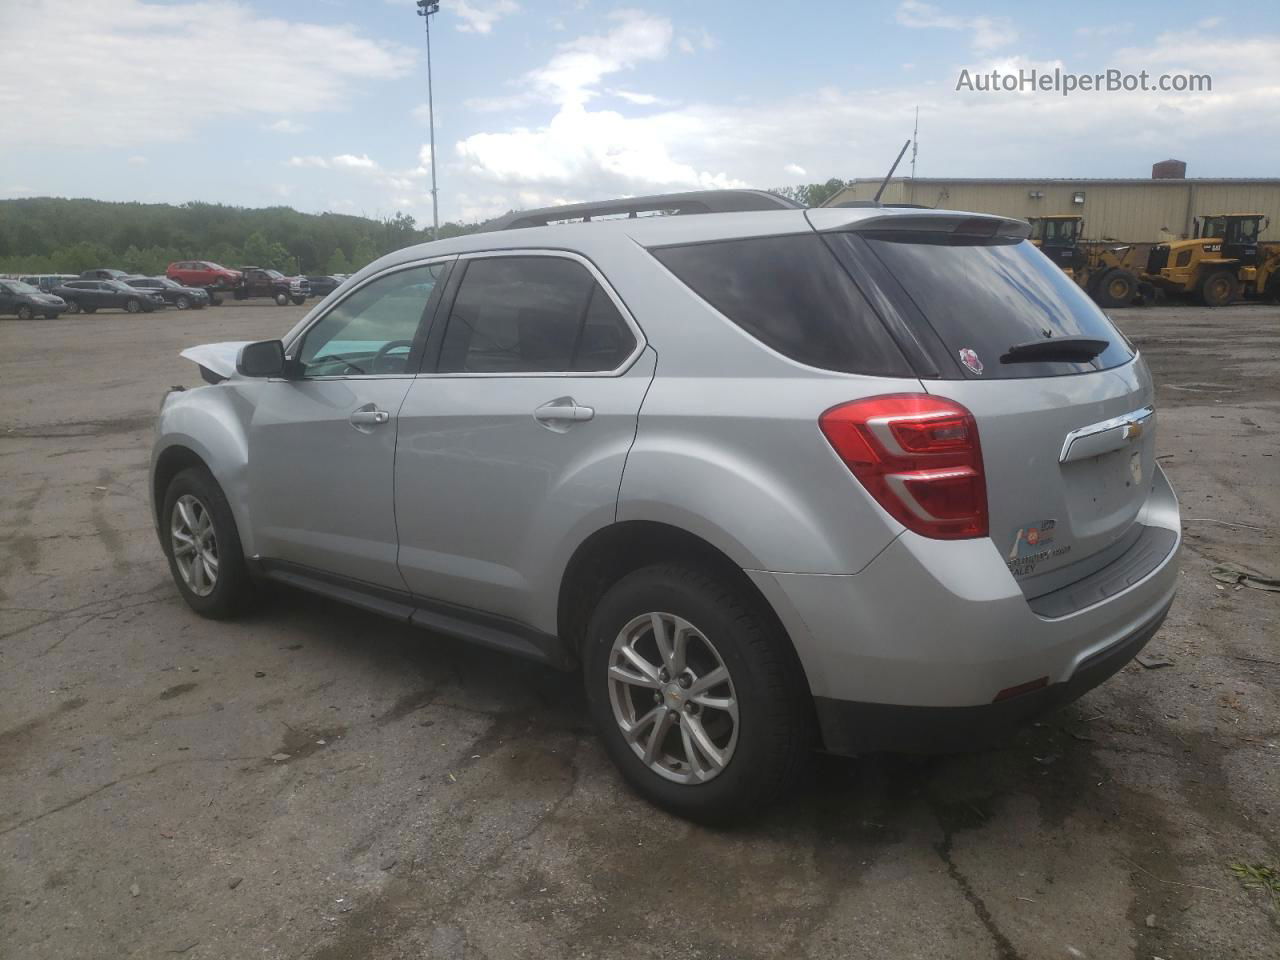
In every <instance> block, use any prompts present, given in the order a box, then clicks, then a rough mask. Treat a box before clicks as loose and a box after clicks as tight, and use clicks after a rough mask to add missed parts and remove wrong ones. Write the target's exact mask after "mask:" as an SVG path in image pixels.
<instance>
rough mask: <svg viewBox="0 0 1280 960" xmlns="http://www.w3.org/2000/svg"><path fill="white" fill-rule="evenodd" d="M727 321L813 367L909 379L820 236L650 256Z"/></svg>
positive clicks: (901, 360)
mask: <svg viewBox="0 0 1280 960" xmlns="http://www.w3.org/2000/svg"><path fill="white" fill-rule="evenodd" d="M650 252H651V253H652V254H653V255H654V256H655V257H656V258H657V259H658V260H659V261H660V262H661V263H662V264H663V266H665V267H666V268H667V269H668V270H670V271H671V272H672V273H674V274H675V275H676V276H677V277H678V278H679V279H680V280H681V281H682V282H683V283H684V284H685V285H686V286H688V287H689V288H690V289H691V290H693V292H694V293H696V294H697V295H698V296H700V297H701V298H702V299H703V300H705V301H707V303H709V304H711V306H713V307H715V308H716V310H718V311H720V313H722V314H723V315H724V316H725V317H727V318H728V319H729V320H731V321H732V322H733V323H735V324H737V325H738V326H739V327H741V328H742V329H743V330H745V331H746V332H747V333H749V334H750V335H751V336H753V337H755V338H756V339H757V340H760V341H761V342H763V343H765V344H767V345H768V346H770V347H772V348H773V349H774V350H776V351H778V352H779V353H781V354H783V355H784V356H786V357H790V358H791V359H792V360H796V361H798V362H800V363H804V364H808V365H809V366H812V367H821V368H823V369H826V370H837V371H840V372H842V373H861V374H868V375H874V376H893V377H899V376H911V369H910V367H909V366H908V364H907V362H906V360H905V359H904V358H903V356H902V353H901V352H900V351H899V350H898V347H897V345H896V344H895V343H894V342H893V339H892V338H891V337H890V336H889V334H888V332H887V330H886V329H885V327H884V324H883V323H881V321H880V318H879V317H878V316H877V315H876V314H875V312H874V311H873V310H872V309H871V306H870V304H868V303H867V301H866V299H865V298H864V297H863V295H862V293H861V291H859V289H858V287H857V286H856V285H855V284H854V283H853V281H852V280H850V278H849V275H848V274H847V273H846V272H845V270H844V268H843V267H842V266H841V265H840V263H839V261H838V260H836V258H835V256H833V255H832V253H831V251H830V250H829V249H828V248H827V246H826V244H825V243H823V241H822V238H821V237H819V236H818V235H817V234H813V233H809V234H795V235H790V236H782V237H754V238H751V239H747V240H724V241H718V242H714V243H697V244H690V245H686V246H678V247H661V248H658V249H655V250H651V251H650Z"/></svg>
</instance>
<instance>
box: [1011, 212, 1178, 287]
mask: <svg viewBox="0 0 1280 960" xmlns="http://www.w3.org/2000/svg"><path fill="white" fill-rule="evenodd" d="M1083 231H1084V218H1083V217H1080V216H1075V215H1072V214H1054V215H1050V216H1045V217H1032V218H1031V242H1032V243H1034V244H1035V245H1036V246H1038V247H1039V248H1040V251H1041V252H1042V253H1043V254H1044V255H1045V256H1046V257H1048V258H1049V259H1050V260H1052V261H1053V262H1054V263H1056V264H1057V265H1058V266H1059V267H1060V268H1061V269H1062V271H1063V272H1064V273H1066V274H1067V276H1069V277H1071V279H1072V280H1074V281H1075V282H1076V283H1077V284H1079V285H1080V287H1081V288H1083V289H1084V291H1085V292H1086V293H1088V294H1089V296H1091V297H1093V299H1094V300H1095V301H1097V303H1098V304H1099V305H1100V306H1103V307H1123V306H1128V305H1129V304H1140V303H1150V302H1151V301H1152V300H1153V299H1154V297H1155V290H1154V289H1153V288H1152V287H1151V285H1150V284H1148V283H1146V282H1145V281H1143V280H1142V278H1141V270H1142V264H1143V263H1144V262H1145V259H1146V245H1145V244H1133V243H1118V242H1115V241H1111V240H1085V239H1083Z"/></svg>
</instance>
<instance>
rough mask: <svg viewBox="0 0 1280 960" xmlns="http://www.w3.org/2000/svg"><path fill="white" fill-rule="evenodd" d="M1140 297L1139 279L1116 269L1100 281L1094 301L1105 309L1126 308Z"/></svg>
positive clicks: (1118, 268) (1125, 271) (1126, 271)
mask: <svg viewBox="0 0 1280 960" xmlns="http://www.w3.org/2000/svg"><path fill="white" fill-rule="evenodd" d="M1137 296H1138V278H1137V277H1135V276H1134V275H1133V274H1132V273H1130V272H1129V271H1128V270H1124V269H1122V268H1120V267H1115V268H1113V269H1111V270H1108V271H1107V272H1106V273H1105V274H1104V275H1103V277H1102V279H1101V280H1099V281H1098V285H1097V288H1096V292H1095V293H1094V299H1095V300H1097V301H1098V304H1099V305H1100V306H1103V307H1126V306H1128V305H1129V304H1130V303H1132V302H1133V301H1134V299H1135V298H1136V297H1137Z"/></svg>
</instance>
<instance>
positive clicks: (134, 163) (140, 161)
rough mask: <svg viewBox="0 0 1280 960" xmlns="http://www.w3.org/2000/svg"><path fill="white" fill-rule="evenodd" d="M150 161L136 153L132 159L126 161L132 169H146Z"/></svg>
mask: <svg viewBox="0 0 1280 960" xmlns="http://www.w3.org/2000/svg"><path fill="white" fill-rule="evenodd" d="M149 162H150V161H148V160H147V158H146V157H144V156H143V155H142V154H140V153H135V154H134V155H133V156H132V157H130V158H129V159H128V160H126V161H125V163H127V164H129V166H131V167H145V166H146V165H147V164H148V163H149Z"/></svg>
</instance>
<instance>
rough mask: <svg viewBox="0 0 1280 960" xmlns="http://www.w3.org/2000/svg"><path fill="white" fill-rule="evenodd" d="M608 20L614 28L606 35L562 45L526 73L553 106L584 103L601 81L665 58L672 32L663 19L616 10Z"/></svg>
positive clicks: (640, 13)
mask: <svg viewBox="0 0 1280 960" xmlns="http://www.w3.org/2000/svg"><path fill="white" fill-rule="evenodd" d="M610 19H611V20H613V21H614V23H615V24H616V26H615V27H614V28H613V29H612V30H610V31H609V32H608V33H604V34H596V35H593V36H585V37H578V38H577V39H576V40H572V41H570V42H569V43H566V44H562V45H561V47H560V49H559V52H558V53H556V55H555V56H554V57H552V58H551V60H550V61H548V63H547V64H546V66H543V67H540V68H538V69H537V70H534V71H532V72H531V73H529V74H528V76H527V80H528V81H529V82H530V83H531V84H532V85H533V87H534V89H535V90H537V91H538V92H539V93H541V94H542V95H543V96H545V97H547V98H548V99H550V100H552V101H554V102H556V103H561V104H569V103H585V102H586V101H588V100H590V99H591V98H592V97H595V96H596V95H597V94H598V93H599V91H598V90H597V89H596V87H597V85H598V84H599V82H600V80H601V78H603V77H605V76H607V75H609V74H611V73H617V72H619V71H622V70H630V69H631V68H633V67H635V66H636V65H637V64H640V63H643V62H644V61H646V60H661V59H662V58H663V57H665V56H666V55H667V51H668V50H669V49H670V47H671V36H672V33H673V31H672V28H671V21H670V20H668V19H667V18H666V17H655V16H652V15H650V14H646V13H642V12H640V11H638V10H619V11H618V12H616V13H614V14H612V15H611V16H610Z"/></svg>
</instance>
